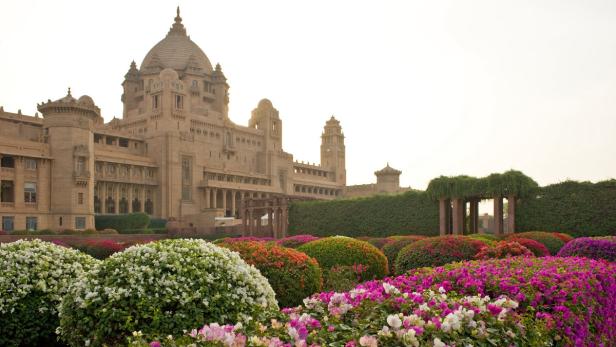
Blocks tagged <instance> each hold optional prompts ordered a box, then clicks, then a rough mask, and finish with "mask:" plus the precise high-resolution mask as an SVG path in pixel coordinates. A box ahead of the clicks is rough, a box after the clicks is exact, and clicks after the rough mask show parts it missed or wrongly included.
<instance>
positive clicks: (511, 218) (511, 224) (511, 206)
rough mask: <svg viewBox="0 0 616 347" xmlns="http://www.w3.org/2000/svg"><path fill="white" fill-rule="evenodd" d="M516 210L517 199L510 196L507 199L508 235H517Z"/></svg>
mask: <svg viewBox="0 0 616 347" xmlns="http://www.w3.org/2000/svg"><path fill="white" fill-rule="evenodd" d="M515 208H516V197H515V196H513V195H509V196H508V197H507V233H508V234H513V233H515Z"/></svg>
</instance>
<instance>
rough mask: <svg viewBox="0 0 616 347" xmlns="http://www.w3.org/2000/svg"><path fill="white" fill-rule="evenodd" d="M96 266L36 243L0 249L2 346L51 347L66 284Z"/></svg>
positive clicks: (69, 252)
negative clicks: (58, 307)
mask: <svg viewBox="0 0 616 347" xmlns="http://www.w3.org/2000/svg"><path fill="white" fill-rule="evenodd" d="M95 263H96V260H95V259H93V258H92V257H90V256H88V255H86V254H83V253H80V252H78V251H76V250H73V249H69V248H66V247H61V246H58V245H54V244H53V243H50V242H43V241H40V240H32V241H25V240H19V241H15V242H11V243H2V244H0V269H1V270H0V346H55V345H57V336H56V334H55V330H56V327H57V326H58V323H59V321H58V311H57V306H58V305H59V304H60V300H61V299H62V297H63V296H64V295H65V294H66V292H67V290H68V287H69V285H70V284H71V283H72V282H73V281H76V280H77V278H78V277H79V276H80V275H81V274H82V273H83V272H84V271H87V270H88V269H89V268H91V267H92V266H93V265H94V264H95Z"/></svg>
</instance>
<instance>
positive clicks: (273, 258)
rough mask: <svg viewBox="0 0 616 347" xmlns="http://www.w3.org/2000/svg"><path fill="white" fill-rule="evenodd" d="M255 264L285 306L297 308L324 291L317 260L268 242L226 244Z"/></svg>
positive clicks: (249, 262) (224, 245) (226, 246)
mask: <svg viewBox="0 0 616 347" xmlns="http://www.w3.org/2000/svg"><path fill="white" fill-rule="evenodd" d="M220 245H221V246H222V247H225V248H228V249H230V250H232V251H235V252H238V253H239V254H240V256H241V257H242V259H244V261H246V262H247V263H248V264H251V265H254V266H255V267H256V268H257V269H259V271H261V274H262V275H263V276H265V278H267V281H268V282H269V284H270V285H271V286H272V289H274V292H276V300H278V304H279V305H280V306H281V307H290V306H297V305H299V304H301V303H302V300H303V299H304V298H306V297H308V296H310V295H312V294H314V293H316V292H318V291H320V290H321V284H322V282H323V279H322V277H321V276H322V275H321V268H320V267H319V264H318V263H317V261H316V260H314V258H310V257H309V256H307V255H306V254H305V253H302V252H300V251H297V250H295V249H292V248H285V247H281V246H278V245H277V244H275V243H264V242H255V241H248V242H233V243H222V244H220Z"/></svg>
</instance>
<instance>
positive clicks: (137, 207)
mask: <svg viewBox="0 0 616 347" xmlns="http://www.w3.org/2000/svg"><path fill="white" fill-rule="evenodd" d="M133 212H141V201H139V199H137V198H135V199H134V200H133Z"/></svg>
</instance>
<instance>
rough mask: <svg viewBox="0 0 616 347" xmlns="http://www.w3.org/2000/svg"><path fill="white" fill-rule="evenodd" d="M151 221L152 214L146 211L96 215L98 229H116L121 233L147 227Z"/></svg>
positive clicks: (95, 221) (95, 220)
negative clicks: (149, 214)
mask: <svg viewBox="0 0 616 347" xmlns="http://www.w3.org/2000/svg"><path fill="white" fill-rule="evenodd" d="M149 223H150V216H148V215H147V214H145V213H141V212H140V213H130V214H120V215H100V216H95V217H94V225H95V227H96V230H103V229H115V230H117V231H118V232H119V233H120V234H128V233H129V232H128V231H134V230H136V229H145V228H146V227H147V226H148V224H149Z"/></svg>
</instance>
